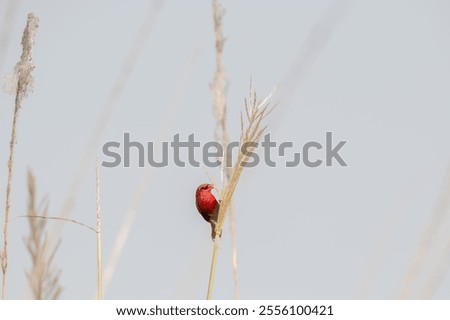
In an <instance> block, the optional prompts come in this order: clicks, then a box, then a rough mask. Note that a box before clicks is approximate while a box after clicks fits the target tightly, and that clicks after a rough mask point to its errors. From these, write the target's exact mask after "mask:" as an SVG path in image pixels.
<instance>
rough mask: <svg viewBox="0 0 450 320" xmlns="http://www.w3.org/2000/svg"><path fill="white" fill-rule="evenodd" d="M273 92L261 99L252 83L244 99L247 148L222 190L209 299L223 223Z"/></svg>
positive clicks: (243, 136) (258, 137) (243, 135)
mask: <svg viewBox="0 0 450 320" xmlns="http://www.w3.org/2000/svg"><path fill="white" fill-rule="evenodd" d="M272 94H273V91H272V93H270V94H269V95H268V96H267V97H266V98H264V99H262V100H259V99H258V98H257V96H256V93H255V91H254V90H253V88H252V86H251V84H250V97H249V99H248V100H247V99H245V101H244V105H245V107H244V110H245V119H246V121H245V122H246V124H244V115H243V113H242V112H241V137H240V139H239V142H240V146H241V151H242V150H245V152H239V154H238V157H237V159H236V161H235V163H234V165H233V168H232V171H231V177H230V180H229V181H228V182H227V184H226V185H225V186H224V187H223V188H222V189H221V190H220V198H221V203H220V209H219V213H218V218H217V223H216V230H215V231H216V237H215V239H214V247H213V254H212V261H211V270H210V276H209V284H208V293H207V299H208V300H209V299H211V298H212V290H213V284H214V275H215V268H216V261H217V252H218V248H219V240H220V235H221V234H222V228H223V224H224V222H225V218H226V217H227V214H228V211H229V209H230V207H231V201H232V198H233V194H234V191H235V190H236V186H237V184H238V182H239V179H240V177H241V174H242V170H243V169H244V167H245V164H246V162H247V160H248V159H249V157H250V156H251V155H252V154H253V152H254V150H255V147H256V144H257V143H258V142H259V141H260V140H261V137H262V135H263V133H264V131H265V130H266V128H267V126H263V125H262V121H263V120H264V118H266V117H267V115H268V114H269V113H270V112H271V111H272V110H273V107H271V106H270V103H269V101H270V99H271V97H272Z"/></svg>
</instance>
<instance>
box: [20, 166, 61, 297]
mask: <svg viewBox="0 0 450 320" xmlns="http://www.w3.org/2000/svg"><path fill="white" fill-rule="evenodd" d="M36 193H37V192H36V182H35V178H34V176H33V174H32V173H31V172H28V216H31V217H34V216H42V217H46V216H47V213H48V202H47V201H43V202H42V203H41V205H39V206H36ZM28 225H29V227H30V233H29V235H28V236H27V237H26V238H24V243H25V246H26V248H27V251H28V254H29V255H30V257H31V269H30V270H29V271H27V273H26V275H27V279H28V283H29V285H30V288H31V293H32V296H33V298H34V299H36V300H48V299H51V300H55V299H58V298H59V296H60V294H61V292H62V288H61V286H60V284H59V277H60V274H61V270H60V269H57V268H55V266H54V263H53V260H54V257H55V253H56V250H57V249H58V247H59V242H58V245H56V246H54V247H53V249H52V250H50V246H49V239H48V234H47V232H46V231H45V230H46V227H47V219H28Z"/></svg>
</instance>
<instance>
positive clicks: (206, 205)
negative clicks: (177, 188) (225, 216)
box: [195, 183, 220, 239]
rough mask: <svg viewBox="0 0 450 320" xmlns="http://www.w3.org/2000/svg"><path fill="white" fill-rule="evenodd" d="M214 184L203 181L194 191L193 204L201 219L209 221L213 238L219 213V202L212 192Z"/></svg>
mask: <svg viewBox="0 0 450 320" xmlns="http://www.w3.org/2000/svg"><path fill="white" fill-rule="evenodd" d="M212 189H214V186H213V185H211V184H207V183H204V184H202V185H200V186H199V187H198V188H197V191H196V192H195V205H196V206H197V210H198V212H199V213H200V214H201V215H202V217H203V219H205V220H206V221H207V222H209V223H211V229H212V234H211V236H212V237H213V239H214V238H215V224H216V222H217V217H218V214H219V208H220V204H219V202H218V201H217V199H216V197H215V196H214V195H213V194H212V192H211V191H212Z"/></svg>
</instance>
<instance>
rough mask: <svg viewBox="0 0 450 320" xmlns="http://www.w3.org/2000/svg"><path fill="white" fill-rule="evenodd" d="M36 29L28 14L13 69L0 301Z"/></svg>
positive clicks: (30, 80)
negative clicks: (17, 149)
mask: <svg viewBox="0 0 450 320" xmlns="http://www.w3.org/2000/svg"><path fill="white" fill-rule="evenodd" d="M37 27H38V18H37V17H36V16H35V15H34V14H32V13H30V14H28V19H27V25H26V27H25V30H24V31H23V36H22V56H21V57H20V61H19V62H18V63H17V64H16V67H15V69H14V75H13V78H14V83H13V85H14V93H15V101H14V115H13V123H12V129H11V140H10V143H9V160H8V178H7V183H6V203H5V222H4V223H5V224H4V228H3V252H2V259H1V260H2V262H1V265H2V273H3V278H2V299H5V298H6V272H7V269H8V226H9V210H10V207H11V183H12V174H13V164H14V147H15V145H16V141H17V136H16V135H17V133H16V131H17V120H18V117H19V110H20V108H21V106H22V101H23V99H24V98H25V97H26V96H27V95H28V93H29V92H30V91H31V90H32V88H33V74H32V71H33V70H34V64H33V55H32V53H33V45H34V36H35V34H36V30H37Z"/></svg>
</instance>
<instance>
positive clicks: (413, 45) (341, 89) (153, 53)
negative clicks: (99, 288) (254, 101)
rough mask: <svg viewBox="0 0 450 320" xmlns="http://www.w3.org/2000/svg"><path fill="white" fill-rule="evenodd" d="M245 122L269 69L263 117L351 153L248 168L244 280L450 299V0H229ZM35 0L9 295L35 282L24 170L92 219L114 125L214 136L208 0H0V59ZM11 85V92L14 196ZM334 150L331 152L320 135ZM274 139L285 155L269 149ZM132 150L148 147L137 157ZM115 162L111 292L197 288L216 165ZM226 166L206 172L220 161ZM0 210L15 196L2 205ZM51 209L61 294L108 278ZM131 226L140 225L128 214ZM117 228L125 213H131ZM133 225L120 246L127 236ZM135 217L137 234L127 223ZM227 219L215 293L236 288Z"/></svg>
mask: <svg viewBox="0 0 450 320" xmlns="http://www.w3.org/2000/svg"><path fill="white" fill-rule="evenodd" d="M221 4H222V5H223V7H224V9H225V15H224V17H223V32H224V34H225V36H226V42H225V49H224V66H225V72H226V75H227V78H228V81H229V86H228V97H227V99H228V125H229V135H230V139H231V140H238V139H239V134H240V119H239V117H240V112H241V110H242V108H243V102H244V98H245V97H247V96H248V94H249V82H250V79H252V83H253V87H254V89H255V90H256V92H257V93H258V95H259V96H261V97H263V96H266V95H267V94H269V93H270V92H271V91H272V89H273V88H274V87H275V86H279V87H280V88H282V90H279V91H277V94H276V95H275V96H274V97H273V98H272V102H273V103H278V107H277V109H276V110H275V111H274V112H273V113H272V114H271V115H270V116H269V118H268V119H267V121H266V122H267V124H268V125H269V128H268V131H269V132H270V133H271V136H272V139H273V140H275V141H278V142H282V141H292V142H293V143H294V146H295V147H296V151H300V152H301V147H302V146H303V144H304V143H306V142H308V141H318V142H321V143H323V144H324V143H325V133H326V132H327V131H332V132H333V137H334V139H336V141H339V140H347V141H348V142H347V144H346V145H345V146H344V147H343V148H342V150H341V152H340V155H341V156H342V157H343V159H344V160H345V161H346V163H347V164H348V167H341V166H338V165H337V164H336V165H334V166H333V167H325V166H320V167H318V168H308V167H305V166H303V165H300V166H298V167H295V168H286V167H285V166H283V161H282V159H281V160H279V161H278V166H277V167H276V168H269V167H267V166H265V165H260V166H258V167H256V168H251V169H245V170H244V172H243V175H242V177H241V180H240V182H239V185H238V187H237V190H236V193H235V196H234V209H235V218H236V241H237V254H238V259H239V269H238V271H239V287H240V293H241V298H243V299H396V298H420V299H448V298H450V296H449V291H448V289H447V288H448V287H450V276H449V274H448V272H447V271H448V266H449V262H450V237H449V234H450V221H449V214H450V210H449V201H450V174H449V170H450V169H449V164H450V162H449V160H450V147H449V137H450V126H449V125H448V123H449V119H450V108H449V106H450V90H449V88H450V59H449V57H450V20H449V19H448V17H449V16H450V2H448V1H445V0H430V1H419V0H410V1H406V0H389V1H388V0H377V1H374V0H372V1H371V0H366V1H347V0H345V1H343V0H342V1H341V0H339V1H337V0H336V1H332V0H323V1H311V0H309V1H308V0H301V1H256V0H252V1H245V2H243V1H221ZM30 12H33V13H34V14H35V15H36V16H38V17H39V28H38V31H37V35H36V42H35V46H34V53H33V54H34V64H35V66H36V68H35V71H34V76H35V84H34V92H33V93H31V94H30V95H29V97H28V98H27V99H26V100H25V101H24V103H23V107H22V109H21V110H20V117H19V123H18V127H17V145H16V153H15V164H14V175H13V185H12V198H11V217H12V220H11V223H10V236H9V240H10V250H9V251H10V252H9V265H8V287H7V292H8V294H7V295H8V298H11V299H26V298H30V297H31V295H30V290H29V285H28V282H27V278H26V275H25V271H26V270H28V269H29V268H30V266H31V259H30V257H29V255H28V253H27V250H26V247H25V245H24V241H23V238H24V237H26V236H27V234H28V233H29V227H28V223H27V221H26V220H25V219H21V218H16V217H17V216H20V215H23V214H26V212H27V197H28V190H27V170H28V169H30V170H31V171H32V172H33V173H34V175H35V178H36V186H37V199H38V200H40V199H43V198H44V197H46V196H48V199H49V204H50V205H49V211H48V214H49V215H51V216H59V215H61V214H67V215H68V216H70V218H71V219H75V220H77V221H80V222H82V223H85V224H87V225H90V226H95V209H96V195H95V181H96V180H95V158H96V157H98V158H99V160H100V161H102V160H108V159H107V158H106V157H105V156H104V155H103V154H102V145H103V144H104V143H105V142H108V141H119V142H120V141H122V139H123V134H124V133H125V132H129V133H130V135H131V137H132V139H133V140H136V141H140V142H142V143H146V142H147V141H153V142H155V143H156V145H157V146H159V145H160V144H159V143H160V142H161V141H171V139H172V137H173V135H175V134H177V133H180V136H181V137H182V138H183V139H186V138H187V136H188V135H189V134H191V133H194V134H195V136H196V138H197V140H199V141H200V142H202V143H205V142H207V141H211V140H213V139H214V129H215V120H214V117H213V109H212V97H211V92H210V88H209V85H210V83H211V81H212V79H213V76H214V71H215V68H216V56H215V38H214V29H213V18H212V5H211V1H206V0H204V1H203V0H202V1H189V2H188V1H173V0H172V1H170V0H168V1H143V0H142V1H133V2H124V1H106V0H101V1H67V0H65V1H55V0H53V1H42V0H34V1H26V0H20V1H19V0H0V74H1V75H2V76H3V75H5V74H8V73H11V72H12V71H13V69H14V65H15V64H16V63H17V61H18V60H19V58H20V55H21V50H22V48H21V45H20V41H21V37H22V32H23V29H24V27H25V24H26V19H27V14H28V13H30ZM13 108H14V96H11V95H8V94H6V93H4V92H2V93H0V165H1V167H0V182H1V183H0V204H3V205H2V207H1V208H3V207H4V203H5V189H6V177H7V161H8V153H9V139H10V134H11V133H10V132H11V123H12V115H13ZM313 155H320V153H319V152H318V153H313ZM275 158H276V157H275ZM134 160H136V158H134ZM170 163H171V164H170V165H169V166H168V167H166V168H150V167H149V166H147V167H146V168H139V167H138V166H137V161H134V165H133V161H132V166H131V168H123V167H117V168H103V167H102V168H101V170H100V184H101V186H100V188H101V189H100V192H101V209H102V233H103V234H102V236H103V264H104V267H105V268H106V269H105V278H106V279H105V289H104V291H105V298H106V299H203V298H204V297H205V296H206V289H207V284H208V277H209V268H210V260H211V250H212V242H211V239H210V227H209V225H208V224H206V223H205V222H204V221H203V220H202V218H201V217H200V215H199V214H198V213H197V211H196V208H195V205H194V192H195V189H196V188H197V186H198V185H199V184H201V183H204V182H208V177H207V174H206V173H205V170H203V169H202V168H193V167H191V166H187V167H185V168H179V167H176V166H174V165H173V161H171V162H170ZM219 171H220V170H219V169H208V172H209V173H210V174H211V175H212V176H213V177H214V178H215V179H217V180H219ZM0 212H2V214H0V216H1V223H0V225H1V226H2V228H3V219H4V218H3V212H4V211H3V209H2V210H1V211H0ZM62 225H63V227H62V228H59V227H58V226H60V224H57V223H55V222H53V221H49V222H48V224H47V228H48V229H47V230H48V232H49V233H50V235H52V236H54V237H56V238H58V237H59V236H60V238H61V245H60V247H59V249H58V251H57V253H56V256H55V260H54V263H55V265H56V266H57V267H58V268H60V269H61V270H62V273H61V276H60V278H59V282H60V284H61V286H62V287H63V288H64V290H63V292H62V295H61V296H60V298H61V299H91V298H94V297H95V292H96V276H97V274H96V242H95V241H96V237H95V233H94V232H92V231H90V230H88V229H86V228H82V227H80V226H78V225H74V224H71V223H64V224H62ZM124 227H125V228H128V229H127V230H128V231H129V233H128V234H126V232H125V233H124V231H123V228H124ZM121 230H122V231H121ZM120 235H122V236H121V239H122V240H123V239H126V241H122V242H121V243H122V245H123V251H122V252H121V254H113V252H114V248H116V250H117V245H116V240H117V238H118V237H119V236H120ZM125 235H127V236H125ZM233 292H234V289H233V274H232V263H231V248H230V234H229V230H228V226H226V227H225V229H224V234H223V236H222V242H221V248H220V251H219V256H218V264H217V274H216V283H215V290H214V298H217V299H233V298H234V293H233Z"/></svg>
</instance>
